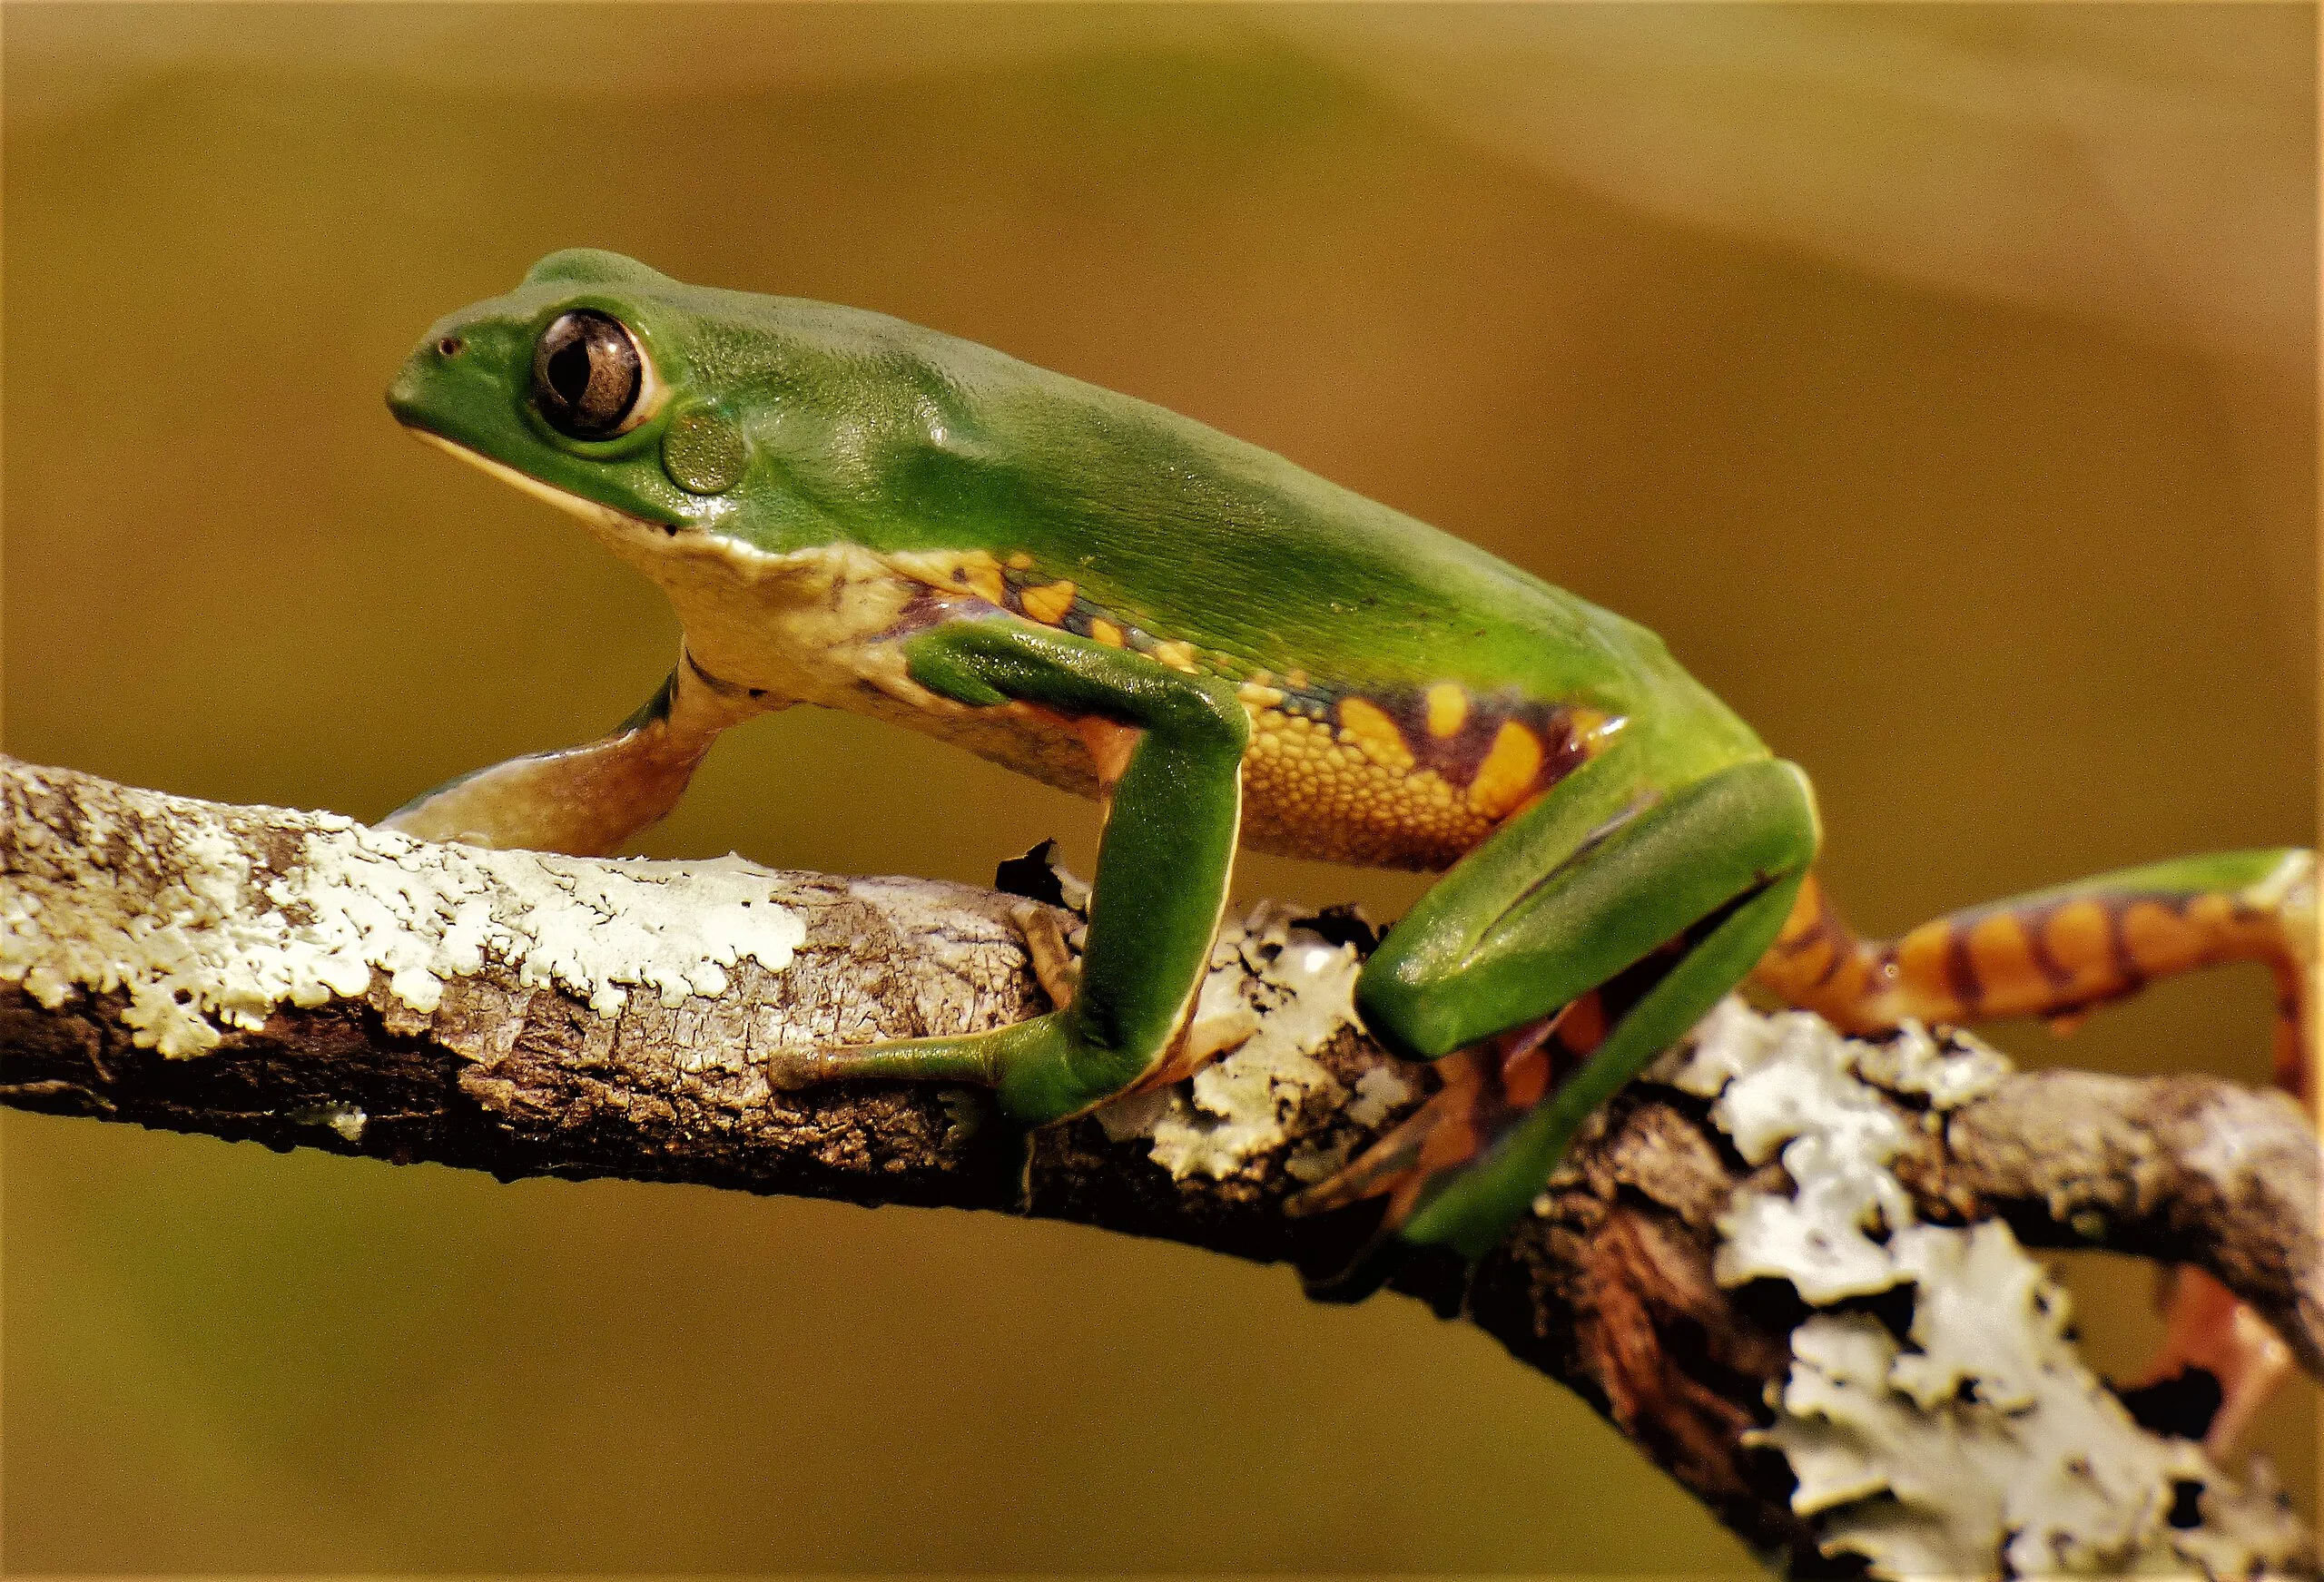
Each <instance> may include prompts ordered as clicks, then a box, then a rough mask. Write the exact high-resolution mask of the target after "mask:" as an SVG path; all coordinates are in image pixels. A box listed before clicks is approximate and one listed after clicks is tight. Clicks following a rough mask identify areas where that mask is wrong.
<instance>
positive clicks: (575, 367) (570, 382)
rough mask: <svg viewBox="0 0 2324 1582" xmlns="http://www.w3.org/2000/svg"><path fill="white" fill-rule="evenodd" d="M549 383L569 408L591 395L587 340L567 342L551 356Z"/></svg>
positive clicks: (549, 360)
mask: <svg viewBox="0 0 2324 1582" xmlns="http://www.w3.org/2000/svg"><path fill="white" fill-rule="evenodd" d="M548 382H549V385H550V386H551V388H554V389H555V390H556V393H557V394H558V395H560V396H563V397H564V398H565V399H566V404H567V405H568V406H574V407H577V406H579V405H580V404H581V398H582V397H584V396H586V395H587V394H588V393H589V342H588V341H587V340H586V339H578V340H570V341H567V342H566V344H565V345H564V347H563V348H562V349H559V350H557V351H556V352H553V353H551V354H550V357H549V359H548Z"/></svg>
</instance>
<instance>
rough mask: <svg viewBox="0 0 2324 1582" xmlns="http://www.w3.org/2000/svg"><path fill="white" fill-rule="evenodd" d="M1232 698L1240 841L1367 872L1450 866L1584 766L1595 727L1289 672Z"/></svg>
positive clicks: (1531, 706)
mask: <svg viewBox="0 0 2324 1582" xmlns="http://www.w3.org/2000/svg"><path fill="white" fill-rule="evenodd" d="M1290 683H1300V684H1298V685H1297V686H1294V685H1292V684H1290ZM1242 697H1243V702H1244V706H1245V707H1246V708H1247V709H1249V710H1250V712H1251V726H1252V730H1251V746H1250V751H1249V752H1248V754H1247V755H1246V757H1245V759H1244V762H1243V783H1244V786H1245V789H1246V791H1247V792H1248V796H1249V801H1248V804H1247V806H1246V811H1245V813H1244V819H1245V829H1246V840H1250V841H1251V843H1252V844H1254V845H1257V846H1262V847H1265V848H1266V849H1268V850H1289V851H1294V852H1296V853H1298V854H1299V855H1303V856H1314V857H1320V858H1324V859H1326V860H1332V861H1338V862H1353V863H1360V864H1364V865H1368V866H1373V867H1381V868H1417V869H1425V870H1436V869H1443V868H1448V867H1450V866H1451V865H1452V863H1453V862H1454V861H1456V860H1458V859H1459V858H1460V857H1461V856H1462V853H1464V852H1466V851H1468V850H1471V849H1472V848H1473V847H1474V846H1476V845H1477V843H1478V842H1479V841H1481V840H1483V839H1484V838H1485V837H1486V836H1487V835H1489V834H1491V833H1492V830H1493V829H1494V828H1495V827H1496V826H1497V825H1499V824H1500V823H1501V822H1502V820H1504V819H1506V818H1508V817H1509V816H1510V815H1511V814H1512V813H1514V812H1516V811H1518V810H1519V809H1521V808H1522V807H1524V806H1525V805H1526V804H1527V803H1529V802H1531V801H1533V800H1534V799H1535V798H1536V797H1539V796H1540V795H1541V794H1542V793H1543V792H1544V791H1548V790H1549V789H1550V788H1551V786H1554V785H1555V784H1557V782H1558V781H1561V780H1562V779H1564V778H1565V777H1566V776H1567V775H1568V774H1570V773H1571V772H1572V771H1574V770H1575V769H1576V768H1578V767H1579V766H1581V764H1582V763H1584V762H1588V761H1589V759H1590V756H1591V755H1592V754H1593V753H1594V752H1597V750H1598V746H1599V742H1600V739H1601V735H1602V732H1604V730H1605V727H1606V724H1607V720H1606V717H1605V716H1604V715H1603V714H1600V713H1599V712H1596V711H1594V710H1590V709H1585V708H1581V707H1576V706H1571V705H1566V704H1560V703H1545V702H1542V701H1540V700H1538V699H1531V698H1527V697H1524V696H1522V695H1521V694H1519V693H1514V692H1505V693H1493V694H1491V695H1489V696H1484V697H1479V696H1476V695H1474V694H1472V693H1470V692H1468V691H1467V690H1466V689H1465V688H1462V687H1461V686H1459V685H1458V684H1457V683H1452V682H1440V683H1436V684H1435V685H1433V686H1429V687H1425V688H1419V689H1413V690H1406V691H1390V690H1386V689H1381V690H1377V691H1373V690H1366V691H1357V690H1354V689H1353V688H1347V689H1340V688H1333V687H1330V686H1319V685H1318V684H1317V683H1315V682H1314V681H1312V680H1311V679H1310V678H1308V677H1306V676H1304V675H1300V674H1296V673H1295V674H1293V675H1291V676H1288V677H1285V678H1283V679H1282V680H1280V681H1278V680H1276V679H1275V678H1273V677H1267V678H1265V679H1255V680H1253V681H1251V682H1246V683H1244V686H1243V688H1242Z"/></svg>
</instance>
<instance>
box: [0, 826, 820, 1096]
mask: <svg viewBox="0 0 2324 1582" xmlns="http://www.w3.org/2000/svg"><path fill="white" fill-rule="evenodd" d="M113 798H119V799H121V801H123V803H124V804H127V803H132V802H133V803H134V804H135V806H134V807H133V808H132V809H131V810H130V811H133V813H134V815H135V816H134V817H133V818H131V819H125V820H124V819H115V818H114V817H113V810H112V808H111V806H109V805H108V803H109V801H110V799H113ZM79 801H80V807H79V809H78V811H79V812H80V813H81V814H82V815H83V818H82V820H81V826H80V830H79V835H78V839H77V840H76V841H75V842H74V844H73V845H72V846H71V847H69V848H68V847H66V846H64V844H63V843H62V842H60V841H58V840H55V838H54V836H52V835H50V834H48V832H47V831H45V830H41V829H40V827H39V825H38V823H37V821H36V820H30V819H24V820H17V826H18V829H19V830H20V831H21V834H20V838H19V845H18V850H17V853H16V860H15V862H14V864H13V865H12V868H11V870H10V871H9V872H8V873H6V874H5V876H0V978H5V979H10V980H15V981H19V982H21V983H23V984H24V986H25V989H26V991H27V992H28V993H30V994H31V995H32V996H33V997H34V998H35V999H37V1000H39V1001H40V1002H41V1003H42V1004H43V1005H44V1006H47V1007H51V1008H54V1007H57V1006H61V1005H63V1004H64V1002H65V1001H66V1000H67V999H68V998H70V997H71V996H72V995H73V994H74V992H75V991H76V990H87V991H90V992H93V993H107V992H113V991H120V992H123V993H124V994H125V995H126V996H127V997H128V1004H127V1006H126V1007H124V1008H123V1013H122V1020H123V1022H124V1023H125V1024H126V1025H127V1026H129V1027H131V1028H132V1029H133V1031H134V1037H135V1040H136V1042H137V1043H138V1044H140V1045H141V1046H146V1047H149V1048H154V1049H158V1050H159V1051H160V1052H161V1053H162V1054H163V1055H167V1056H188V1055H197V1054H200V1053H202V1051H204V1050H207V1049H210V1048H213V1047H215V1046H217V1044H218V1043H219V1041H220V1038H221V1037H222V1028H233V1027H240V1028H256V1027H260V1026H261V1025H263V1024H264V1022H265V1020H266V1017H268V1016H269V1015H270V1014H271V1012H272V1011H273V1010H274V1008H275V1007H278V1006H281V1005H283V1004H285V1003H288V1004H291V1005H298V1006H307V1007H313V1006H320V1005H323V1004H326V1003H328V1002H329V1001H330V1000H331V999H333V998H335V997H337V998H344V997H351V996H355V995H359V994H362V993H364V992H365V991H366V990H367V989H368V988H369V985H370V981H371V974H372V973H373V972H374V971H375V970H376V971H379V972H381V973H384V974H386V976H387V979H388V990H389V993H390V994H392V995H393V996H394V997H396V998H397V999H398V1000H399V1001H400V1002H401V1003H402V1004H404V1005H406V1006H408V1007H410V1008H411V1009H412V1010H414V1011H417V1012H419V1013H421V1014H423V1015H425V1014H428V1013H429V1012H432V1011H433V1010H434V1009H435V1008H436V1007H437V1006H438V1004H439V1003H440V1001H441V999H442V997H443V990H444V985H445V983H446V981H447V980H448V979H450V978H458V977H461V976H465V975H470V974H474V973H478V972H480V971H482V970H484V968H486V966H487V963H498V964H501V965H502V966H504V967H506V968H508V969H510V970H512V971H513V973H514V975H515V977H516V978H517V981H518V982H519V983H521V984H523V985H526V986H528V987H546V986H554V987H556V988H561V989H564V990H566V991H567V992H569V993H572V994H574V995H576V996H578V997H581V998H583V999H585V1000H586V1001H587V1002H588V1004H589V1005H590V1007H591V1008H593V1009H594V1010H596V1012H597V1013H598V1014H599V1015H601V1016H610V1015H612V1014H614V1013H615V1012H616V1011H618V1010H620V1009H621V1007H623V1006H624V1005H625V1003H627V999H628V997H629V994H630V992H631V991H632V990H633V989H644V990H646V991H648V992H651V993H654V994H655V995H658V996H659V997H660V998H661V1000H662V1001H663V1003H664V1004H665V1005H675V1004H677V1003H679V1002H681V1001H682V1000H683V999H684V997H686V996H688V995H716V994H719V993H721V992H723V991H724V989H725V988H726V985H727V981H728V979H727V975H728V973H729V971H730V970H731V969H732V968H734V966H735V965H736V964H737V963H738V962H740V961H741V960H742V959H743V958H745V957H751V958H756V959H757V960H758V961H759V962H761V963H762V964H763V965H764V966H765V967H767V968H770V969H774V970H779V969H781V968H783V967H785V966H787V965H788V964H789V962H790V959H791V955H792V952H793V949H794V948H796V947H797V946H798V945H799V943H800V942H801V941H802V940H803V939H804V938H805V937H806V930H805V925H804V924H803V922H801V920H800V919H798V917H797V916H796V915H795V914H793V912H792V911H791V910H790V909H788V908H786V907H784V906H783V905H782V904H781V902H780V901H779V900H778V899H775V898H776V894H777V889H778V886H779V884H780V880H779V879H777V878H776V877H775V876H773V875H772V874H769V873H768V872H766V871H765V870H761V869H758V868H754V867H753V866H752V865H751V864H749V863H747V862H744V861H743V860H741V859H740V858H733V857H729V858H724V859H720V860H717V861H714V862H678V863H672V862H645V861H617V862H616V861H593V860H584V859H578V858H565V857H552V856H545V855H540V854H536V853H531V852H521V851H486V850H478V849H475V848H470V847H464V846H438V845H431V844H428V843H424V842H420V841H416V840H410V839H409V838H407V837H405V836H401V835H396V834H390V833H388V832H385V831H381V830H369V829H365V828H363V827H361V826H359V825H357V824H354V823H353V822H351V821H350V820H347V819H343V818H340V817H338V816H336V815H332V814H276V815H273V816H272V817H271V820H270V823H269V826H268V828H269V831H270V832H271V834H273V835H275V836H277V837H287V838H288V839H289V840H291V841H293V842H294V843H295V844H294V846H293V848H292V850H291V853H290V856H289V860H288V861H287V862H283V863H282V866H281V870H280V871H279V872H273V873H268V872H266V871H264V870H258V869H254V867H253V864H252V861H251V855H250V849H249V848H248V847H247V846H246V845H245V843H244V840H242V839H241V838H239V837H240V836H241V833H242V831H240V830H237V829H236V828H235V827H234V826H233V825H231V824H230V822H229V821H228V820H229V815H228V814H227V813H226V811H224V810H222V809H218V808H215V807H212V806H211V805H209V804H206V803H201V802H193V801H181V800H179V799H175V798H170V797H162V796H158V795H154V794H153V793H150V792H131V791H114V790H112V789H110V788H107V790H106V791H104V792H103V793H102V794H98V793H94V792H93V793H89V794H85V795H84V796H83V797H81V798H80V799H79ZM247 821H248V820H245V822H247ZM253 832H254V831H253ZM120 842H127V843H128V848H129V849H128V850H127V851H126V853H125V854H124V853H123V852H122V851H119V850H109V849H110V848H113V847H114V846H115V845H117V844H118V843H120ZM275 860H277V861H278V862H281V858H280V857H278V858H276V859H275ZM141 879H143V880H146V881H147V882H144V883H141V882H139V881H140V880H141Z"/></svg>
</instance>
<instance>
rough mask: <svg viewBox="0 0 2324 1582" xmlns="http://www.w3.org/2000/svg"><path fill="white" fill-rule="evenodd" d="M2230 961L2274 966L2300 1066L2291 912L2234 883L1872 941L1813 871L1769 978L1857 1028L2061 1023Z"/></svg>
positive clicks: (1984, 911) (2098, 896)
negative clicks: (2158, 981)
mask: <svg viewBox="0 0 2324 1582" xmlns="http://www.w3.org/2000/svg"><path fill="white" fill-rule="evenodd" d="M2230 961H2264V962H2267V963H2270V965H2272V966H2274V967H2275V968H2276V969H2277V978H2278V979H2279V984H2278V988H2279V993H2280V997H2281V999H2282V1001H2283V1003H2282V1005H2281V1006H2280V1007H2279V1008H2280V1011H2281V1012H2282V1017H2281V1018H2280V1022H2281V1025H2280V1028H2279V1033H2278V1042H2279V1048H2278V1051H2277V1057H2278V1062H2279V1066H2282V1065H2283V1064H2284V1063H2285V1062H2286V1061H2288V1060H2289V1061H2290V1063H2291V1064H2292V1065H2294V1066H2296V1065H2297V1063H2298V1057H2299V1051H2298V1048H2297V1046H2296V1044H2295V1045H2293V1046H2290V1048H2289V1049H2287V1048H2286V1047H2285V1046H2284V1040H2285V1039H2286V1038H2287V1037H2292V1038H2295V1039H2296V1037H2297V1031H2296V1029H2295V1028H2293V1027H2291V1025H2290V1024H2291V1019H2292V1016H2293V1012H2294V1009H2295V1004H2294V1000H2295V992H2296V990H2297V988H2298V982H2297V973H2296V969H2295V967H2294V964H2293V963H2292V961H2291V958H2290V955H2289V954H2288V950H2287V945H2286V941H2285V938H2284V924H2283V919H2282V916H2281V914H2280V912H2279V911H2277V910H2276V909H2272V908H2269V907H2265V906H2259V905H2254V904H2252V903H2251V902H2250V901H2249V900H2247V899H2243V898H2242V897H2241V896H2240V895H2239V894H2237V893H2236V892H2233V891H2229V890H2106V889H2091V890H2088V891H2085V892H2083V893H2080V894H2074V895H2066V896H2058V897H2053V898H2051V899H2046V900H2039V901H2020V902H2015V903H2008V902H2004V903H2002V904H2000V905H1997V906H1990V907H1977V908H1972V909H1969V910H1966V911H1961V912H1955V913H1953V914H1952V915H1950V916H1948V917H1943V918H1938V919H1934V920H1933V921H1930V922H1926V923H1923V924H1922V925H1921V926H1920V927H1918V928H1916V929H1913V930H1912V931H1911V932H1910V933H1907V934H1905V935H1904V936H1903V937H1902V938H1896V939H1893V940H1867V939H1862V938H1858V937H1857V936H1856V932H1855V930H1854V929H1850V928H1849V927H1848V925H1847V924H1846V922H1845V921H1844V920H1843V919H1841V918H1840V916H1839V914H1838V913H1837V912H1836V911H1835V910H1833V909H1832V905H1831V902H1830V901H1829V900H1828V899H1827V898H1826V897H1825V895H1824V893H1823V889H1822V888H1821V886H1819V885H1818V884H1817V881H1816V879H1815V878H1814V877H1813V876H1812V875H1811V876H1810V877H1809V879H1808V880H1807V883H1806V884H1805V885H1804V886H1802V887H1801V889H1800V893H1799V899H1798V900H1797V902H1796V903H1795V904H1794V905H1793V907H1792V911H1791V916H1790V917H1789V919H1787V920H1786V922H1785V924H1784V928H1783V932H1782V933H1781V934H1780V935H1779V936H1777V939H1776V942H1775V944H1774V946H1773V947H1772V948H1770V949H1769V950H1768V954H1767V956H1766V957H1765V958H1763V959H1762V960H1761V961H1760V963H1759V966H1758V970H1757V972H1756V974H1755V976H1756V977H1757V978H1758V981H1759V982H1760V983H1762V984H1764V985H1766V986H1767V987H1768V988H1769V989H1771V990H1773V991H1774V992H1775V993H1777V994H1778V995H1780V996H1782V997H1783V998H1785V999H1786V1000H1787V1001H1789V1002H1790V1003H1791V1004H1793V1005H1797V1006H1800V1007H1805V1008H1807V1009H1809V1010H1813V1011H1816V1012H1817V1013H1819V1014H1820V1015H1822V1016H1823V1017H1826V1018H1827V1020H1829V1021H1831V1022H1833V1023H1835V1024H1837V1026H1839V1027H1842V1028H1843V1029H1845V1030H1846V1031H1849V1032H1871V1031H1877V1030H1880V1029H1884V1028H1887V1027H1895V1026H1896V1024H1897V1023H1898V1022H1899V1021H1901V1020H1902V1019H1903V1018H1905V1017H1917V1018H1919V1019H1921V1020H1923V1021H1930V1022H1965V1021H1974V1020H1977V1019H1980V1018H1983V1017H2026V1016H2032V1017H2053V1018H2057V1019H2059V1020H2061V1021H2063V1022H2065V1023H2066V1024H2068V1025H2071V1022H2072V1021H2073V1019H2074V1018H2076V1017H2079V1016H2080V1014H2081V1013H2082V1012H2083V1011H2085V1010H2088V1009H2090V1008H2091V1007H2094V1006H2099V1005H2102V1004H2104V1003H2105V1002H2107V1001H2108V1000H2113V999H2120V998H2122V997H2123V996H2125V995H2130V994H2134V993H2136V992H2137V991H2138V990H2139V989H2140V988H2143V987H2145V985H2146V984H2148V983H2149V982H2151V981H2152V980H2153V979H2155V978H2166V977H2169V976H2170V975H2171V974H2173V973H2179V972H2188V971H2191V970H2193V969H2195V968H2201V967H2213V966H2218V965H2221V964H2222V963H2225V962H2230Z"/></svg>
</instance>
